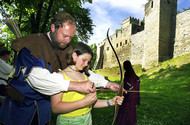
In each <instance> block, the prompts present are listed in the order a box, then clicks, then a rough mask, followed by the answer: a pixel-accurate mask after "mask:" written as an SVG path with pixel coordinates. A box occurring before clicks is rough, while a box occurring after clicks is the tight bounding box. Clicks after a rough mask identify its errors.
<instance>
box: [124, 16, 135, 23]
mask: <svg viewBox="0 0 190 125" xmlns="http://www.w3.org/2000/svg"><path fill="white" fill-rule="evenodd" d="M133 22H134V23H136V24H139V19H137V18H134V17H131V16H129V17H128V18H127V19H124V20H122V25H125V24H126V23H129V24H131V23H133Z"/></svg>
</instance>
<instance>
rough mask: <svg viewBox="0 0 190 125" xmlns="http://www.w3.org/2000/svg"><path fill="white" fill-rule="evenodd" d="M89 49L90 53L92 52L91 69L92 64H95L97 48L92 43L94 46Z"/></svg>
mask: <svg viewBox="0 0 190 125" xmlns="http://www.w3.org/2000/svg"><path fill="white" fill-rule="evenodd" d="M90 48H91V49H92V51H93V58H92V62H91V68H93V66H94V63H95V61H96V51H97V46H96V44H95V43H94V44H92V45H90Z"/></svg>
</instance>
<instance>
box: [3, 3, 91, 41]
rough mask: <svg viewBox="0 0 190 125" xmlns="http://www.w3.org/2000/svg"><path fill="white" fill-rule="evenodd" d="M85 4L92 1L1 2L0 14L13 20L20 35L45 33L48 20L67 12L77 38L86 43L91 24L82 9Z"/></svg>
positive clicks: (47, 27) (87, 12)
mask: <svg viewBox="0 0 190 125" xmlns="http://www.w3.org/2000/svg"><path fill="white" fill-rule="evenodd" d="M85 2H89V3H92V0H1V1H0V13H1V15H2V16H3V19H2V20H0V22H1V23H3V24H5V19H7V18H14V19H15V20H16V21H17V23H18V26H19V28H20V30H21V32H22V35H23V36H24V35H26V34H30V33H39V32H42V33H43V32H47V31H49V30H50V29H49V28H50V23H51V22H50V20H51V19H52V17H53V15H55V14H56V13H57V12H58V11H67V12H69V13H70V14H71V15H72V16H73V17H74V18H75V19H76V23H77V33H76V35H77V37H78V38H79V39H80V40H82V41H84V42H87V41H88V39H89V36H90V35H92V34H93V33H92V30H93V24H92V20H91V19H90V17H89V15H90V13H89V9H85V8H82V4H83V3H85Z"/></svg>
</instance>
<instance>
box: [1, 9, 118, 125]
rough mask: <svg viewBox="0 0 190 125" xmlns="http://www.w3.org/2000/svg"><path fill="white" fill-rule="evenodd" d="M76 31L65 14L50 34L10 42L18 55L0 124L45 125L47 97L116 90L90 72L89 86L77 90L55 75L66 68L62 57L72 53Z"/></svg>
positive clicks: (54, 22) (55, 21)
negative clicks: (103, 89) (105, 89)
mask: <svg viewBox="0 0 190 125" xmlns="http://www.w3.org/2000/svg"><path fill="white" fill-rule="evenodd" d="M75 30H76V24H75V20H74V19H73V17H72V16H71V15H69V14H68V13H58V14H57V15H55V16H54V18H53V20H52V24H51V32H50V33H47V34H31V35H28V36H25V37H22V38H19V39H16V40H15V41H13V43H12V49H14V50H15V51H16V52H19V54H18V56H17V58H16V61H15V64H14V67H15V72H14V75H13V76H12V78H11V79H10V81H9V85H10V86H9V91H8V95H9V96H8V97H7V98H6V99H5V101H4V103H3V105H2V108H1V109H0V121H1V122H2V123H4V124H5V125H18V124H19V125H44V124H48V122H49V120H50V118H51V108H50V96H51V95H53V94H56V93H59V92H61V91H78V92H85V93H90V92H95V91H96V89H95V86H104V87H107V88H110V89H112V90H117V89H118V87H119V86H118V85H117V84H115V83H111V82H109V81H107V80H105V79H104V77H103V76H102V75H100V74H94V73H93V72H92V71H90V73H91V75H90V77H89V79H90V80H91V81H92V82H91V81H87V82H81V83H80V86H78V85H77V86H76V84H77V82H71V81H67V80H64V78H63V76H62V75H60V74H57V73H56V71H58V69H64V68H65V67H66V66H67V64H66V60H65V54H66V53H67V52H68V51H69V50H70V49H72V47H71V46H70V45H69V43H70V41H71V38H72V37H73V36H74V34H75ZM100 81H101V84H100ZM94 83H95V86H94ZM15 93H16V94H15Z"/></svg>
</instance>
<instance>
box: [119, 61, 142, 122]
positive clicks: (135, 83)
mask: <svg viewBox="0 0 190 125" xmlns="http://www.w3.org/2000/svg"><path fill="white" fill-rule="evenodd" d="M123 67H124V70H125V76H124V89H125V90H131V92H128V93H127V94H126V93H124V100H123V104H122V105H121V106H120V108H119V112H118V116H117V120H116V122H117V124H118V125H135V124H137V115H136V105H137V104H138V105H140V93H139V92H132V91H139V88H140V78H139V77H138V76H137V75H136V73H135V71H134V69H133V67H132V65H131V62H130V61H125V62H124V63H123Z"/></svg>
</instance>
